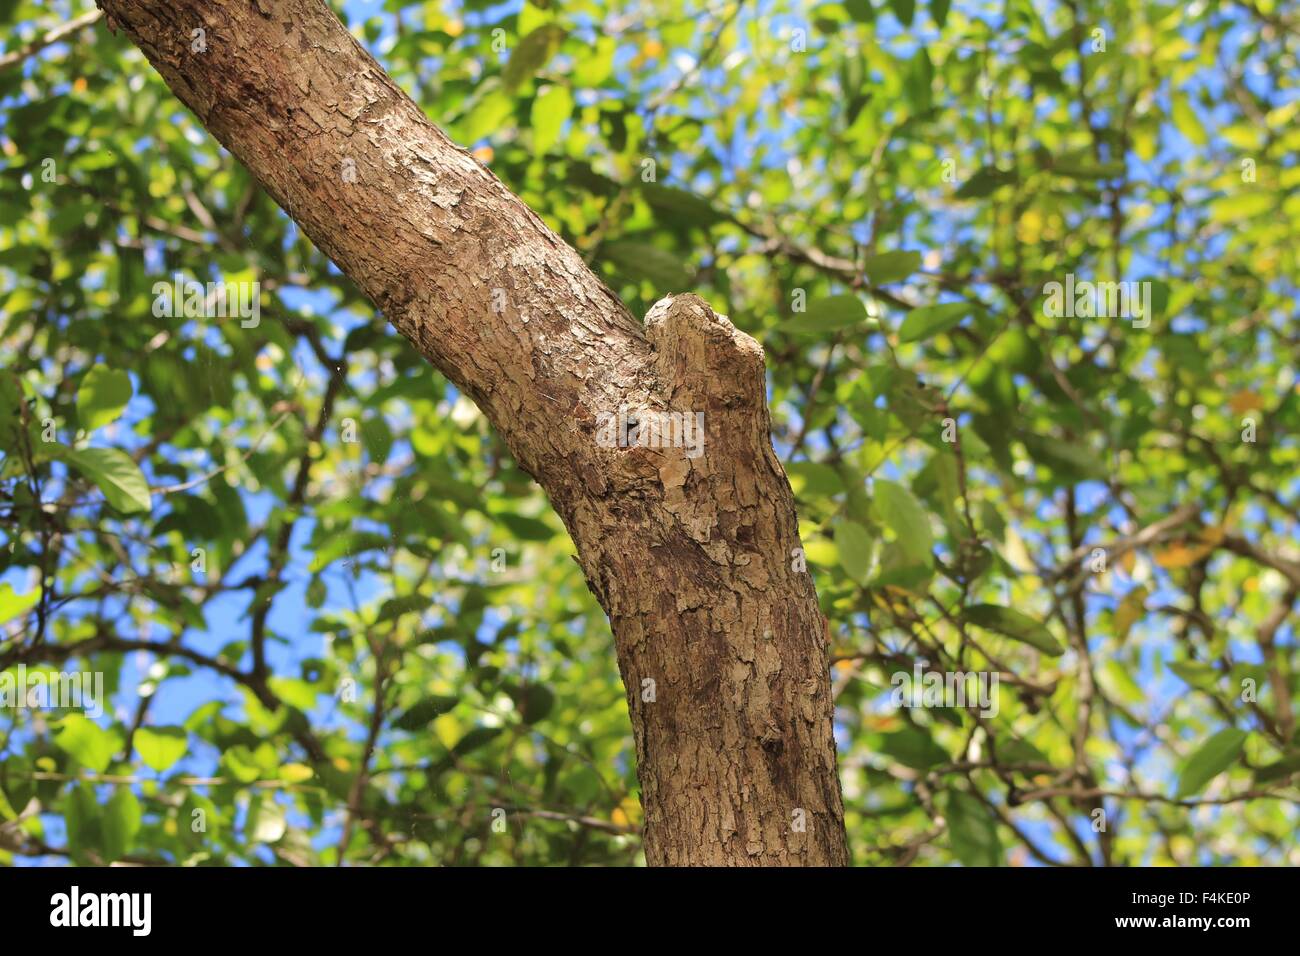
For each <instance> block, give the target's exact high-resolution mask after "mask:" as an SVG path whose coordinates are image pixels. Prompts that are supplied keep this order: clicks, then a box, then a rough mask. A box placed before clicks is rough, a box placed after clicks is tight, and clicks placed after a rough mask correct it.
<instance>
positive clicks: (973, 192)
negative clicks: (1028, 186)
mask: <svg viewBox="0 0 1300 956" xmlns="http://www.w3.org/2000/svg"><path fill="white" fill-rule="evenodd" d="M1015 181H1016V174H1015V173H1014V172H1012V171H1010V170H1006V169H998V168H996V167H994V166H985V167H984V168H983V169H980V170H978V171H977V172H976V173H975V175H973V176H971V178H970V179H968V180H967V181H966V182H965V183H964V184H963V185H962V187H961V188H960V189H958V190H957V198H958V199H982V198H983V197H985V196H988V195H991V194H992V193H993V192H994V190H996V189H999V188H1000V187H1002V186H1008V185H1010V184H1011V183H1014V182H1015Z"/></svg>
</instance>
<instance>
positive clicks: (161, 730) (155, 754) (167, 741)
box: [135, 727, 189, 773]
mask: <svg viewBox="0 0 1300 956" xmlns="http://www.w3.org/2000/svg"><path fill="white" fill-rule="evenodd" d="M135 749H136V750H137V751H138V752H139V754H140V759H141V760H143V761H144V762H145V765H146V766H148V767H149V768H151V769H153V770H157V771H158V772H159V773H162V772H163V771H164V770H166V769H168V768H169V767H171V766H172V765H173V764H174V763H176V761H178V760H180V759H181V758H182V757H184V756H185V751H186V750H188V749H189V737H188V735H187V734H186V733H185V730H184V728H182V727H141V728H140V729H139V730H137V731H136V732H135Z"/></svg>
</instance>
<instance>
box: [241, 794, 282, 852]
mask: <svg viewBox="0 0 1300 956" xmlns="http://www.w3.org/2000/svg"><path fill="white" fill-rule="evenodd" d="M286 829H288V822H287V821H286V819H285V815H284V809H283V808H282V807H281V806H280V805H279V804H278V803H276V802H275V801H274V800H270V799H266V800H262V801H260V802H258V803H256V804H254V806H253V807H252V808H251V809H250V810H249V812H248V831H249V839H250V840H252V842H254V843H276V842H278V841H279V840H280V838H281V837H283V836H284V833H285V830H286Z"/></svg>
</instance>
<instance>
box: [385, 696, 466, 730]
mask: <svg viewBox="0 0 1300 956" xmlns="http://www.w3.org/2000/svg"><path fill="white" fill-rule="evenodd" d="M458 702H459V698H456V697H452V696H449V695H442V694H435V695H433V696H431V697H426V698H424V700H421V701H418V702H417V703H415V704H412V705H411V706H410V707H409V708H407V710H406V712H405V713H404V714H402V716H400V717H398V718H397V719H396V720H395V721H393V726H394V727H396V728H398V729H399V730H421V729H423V728H424V727H426V726H427V725H428V724H429V722H430V721H432V720H433V719H434V718H435V717H441V716H442V715H443V714H445V713H447V711H449V710H451V709H452V708H453V707H455V706H456V704H457V703H458Z"/></svg>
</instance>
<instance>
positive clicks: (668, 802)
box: [98, 0, 848, 865]
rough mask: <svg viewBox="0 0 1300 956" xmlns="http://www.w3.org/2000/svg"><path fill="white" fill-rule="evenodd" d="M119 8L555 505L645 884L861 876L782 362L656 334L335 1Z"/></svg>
mask: <svg viewBox="0 0 1300 956" xmlns="http://www.w3.org/2000/svg"><path fill="white" fill-rule="evenodd" d="M98 2H99V5H100V6H101V7H102V8H103V9H104V11H105V14H106V19H107V21H108V24H109V26H110V28H113V29H120V30H123V31H125V33H126V35H127V36H129V37H130V39H131V40H132V41H133V42H134V43H135V44H136V45H137V46H138V47H140V49H141V50H142V51H143V52H144V54H145V56H146V57H147V58H148V60H149V62H150V63H152V64H153V66H154V67H155V68H156V69H157V70H158V72H159V73H160V74H161V75H162V77H163V79H164V80H165V81H166V82H167V84H168V86H170V87H171V89H172V90H173V91H174V92H175V93H176V95H177V96H178V97H179V98H180V100H181V101H182V102H183V103H185V105H186V106H188V107H189V108H190V109H191V110H193V112H194V113H195V115H196V116H197V117H198V118H199V120H200V122H202V124H203V125H204V126H205V127H206V128H207V129H208V130H209V131H210V132H211V133H212V134H213V135H214V136H215V137H216V138H217V139H218V140H219V141H220V142H221V143H222V145H223V146H225V147H226V148H227V149H228V150H230V152H231V153H233V154H234V155H235V156H236V157H237V158H238V159H239V160H240V161H242V162H243V163H244V164H245V165H246V166H247V167H248V168H249V170H250V171H251V172H252V173H253V175H254V176H255V177H256V178H257V179H258V181H259V182H260V183H261V184H262V185H263V186H264V187H265V188H266V190H267V192H268V193H269V194H270V195H271V196H272V197H273V198H274V199H275V201H276V202H277V203H279V204H280V206H281V207H283V208H284V209H285V211H286V212H287V213H288V214H289V215H290V216H292V217H293V218H294V219H295V220H296V221H297V223H298V224H299V225H300V227H301V228H302V230H303V232H304V233H305V234H306V235H307V236H308V237H309V238H310V239H311V240H312V241H313V242H314V243H316V245H317V246H318V247H319V248H320V249H321V250H322V251H324V252H325V253H326V254H327V255H328V256H329V257H330V258H331V259H332V260H333V261H334V262H335V263H336V264H337V265H338V267H339V268H340V269H341V270H342V271H343V272H344V273H346V274H347V275H348V276H349V277H350V278H351V279H352V280H353V281H354V282H356V283H357V285H358V286H359V287H360V288H361V289H362V290H363V291H364V292H365V294H366V295H367V296H368V297H369V298H370V299H371V300H372V301H373V302H374V303H375V304H376V306H378V307H379V308H380V309H381V310H382V311H383V313H384V315H385V316H386V317H387V318H388V320H389V321H390V322H391V323H392V324H393V326H394V327H395V328H396V329H397V330H398V331H399V332H400V333H401V334H402V335H404V336H405V337H406V338H407V339H409V340H410V341H411V343H412V344H413V345H414V346H415V347H416V349H418V350H419V352H420V353H421V354H422V355H424V356H425V357H426V358H427V359H428V360H429V361H430V362H431V363H432V364H433V365H434V366H436V367H437V368H438V369H439V370H441V371H442V372H443V373H444V374H445V375H446V376H447V377H448V378H449V379H450V380H451V381H452V382H454V383H455V385H456V386H457V387H458V388H459V389H461V390H462V391H464V392H465V393H466V394H468V395H469V396H470V397H472V398H473V399H474V401H475V402H477V403H478V405H479V407H480V408H481V409H482V410H483V412H484V413H485V414H486V415H487V417H488V419H489V420H490V421H491V423H492V424H493V426H494V427H495V428H496V429H497V430H498V431H499V432H500V433H501V435H502V436H503V437H504V439H505V441H506V443H507V445H508V446H509V448H510V450H511V452H512V453H513V454H514V456H515V458H516V459H517V460H518V462H519V464H520V465H521V467H523V468H524V469H525V470H526V471H527V472H528V473H529V474H531V475H533V476H534V477H535V478H536V479H537V481H538V482H539V483H540V484H541V486H542V488H543V489H545V491H546V493H547V494H548V495H549V497H550V500H551V502H552V504H553V505H554V507H555V509H556V511H557V512H558V513H559V515H560V517H561V518H562V519H563V521H564V523H565V526H566V527H567V528H568V530H569V533H570V534H571V536H572V538H573V540H574V543H575V544H576V546H577V551H578V558H579V562H580V563H581V565H582V569H583V571H584V573H585V574H586V577H587V581H588V585H589V586H590V588H591V590H592V592H593V593H594V594H595V596H596V598H597V599H598V600H599V602H600V604H601V607H603V608H604V610H605V612H606V613H607V614H608V616H609V619H610V623H611V625H612V628H613V632H614V638H615V644H616V650H617V654H618V663H619V669H620V672H621V673H622V676H623V682H624V685H625V687H626V689H627V696H628V706H629V708H630V711H631V716H632V726H633V730H634V734H635V738H636V749H637V760H638V768H637V770H638V775H639V779H640V782H641V790H642V801H643V804H644V807H645V817H646V826H645V851H646V859H647V861H648V862H649V863H651V864H652V865H686V864H689V865H699V864H717V865H839V864H845V863H847V862H848V851H847V845H846V841H845V834H844V824H843V809H842V805H841V798H840V788H839V780H838V774H837V770H836V755H835V743H834V738H833V736H832V726H831V720H832V700H831V695H830V682H829V651H828V647H827V639H826V630H825V622H824V619H823V618H822V616H821V613H820V611H819V609H818V606H817V597H816V592H815V590H814V587H813V583H812V580H811V577H810V575H809V574H808V572H807V571H805V570H802V567H803V565H802V562H801V561H796V560H795V558H796V555H798V554H801V552H799V551H798V550H797V549H799V547H800V543H799V533H798V524H797V519H796V516H795V510H794V499H793V495H792V494H791V491H790V486H789V483H788V481H787V480H786V477H785V472H784V471H783V470H782V468H781V464H780V462H779V461H778V459H777V457H776V455H775V453H774V452H773V450H772V444H771V438H770V434H769V430H770V423H769V419H768V411H767V402H766V393H765V379H764V364H763V350H762V348H761V346H759V344H758V343H757V342H755V341H754V340H753V339H752V338H750V337H749V336H748V335H746V334H745V333H744V332H741V331H739V330H738V329H736V328H735V327H734V326H733V325H732V324H731V322H730V321H728V320H727V319H726V317H724V316H720V315H717V314H715V313H714V312H713V311H712V309H710V308H709V306H708V305H707V304H706V303H704V302H703V301H702V300H701V299H699V298H698V297H696V296H693V295H679V296H674V297H669V298H666V299H664V300H662V301H660V302H659V303H657V304H656V305H655V306H654V308H653V309H652V310H651V311H650V313H649V315H647V316H646V321H645V324H644V326H643V325H642V324H641V323H640V322H638V321H637V320H636V319H635V318H633V317H632V315H631V314H629V312H628V311H627V309H626V308H625V307H624V306H623V304H622V303H621V302H620V301H619V300H618V298H617V297H616V296H615V295H614V294H613V293H612V292H610V291H609V290H608V289H607V288H606V287H605V286H604V285H603V284H602V283H601V282H600V280H599V279H598V278H597V277H596V276H595V275H593V274H592V273H591V271H590V270H589V269H587V267H586V265H585V264H584V263H583V261H582V259H581V258H580V257H579V256H578V254H577V253H576V252H575V251H574V250H573V249H571V248H570V247H569V246H567V245H566V244H565V243H564V242H563V241H562V240H561V239H559V238H558V237H557V236H556V235H555V234H554V233H553V232H551V230H550V229H548V228H547V227H546V225H545V224H544V223H543V222H542V221H541V219H540V218H538V216H537V215H536V214H534V213H533V212H532V211H531V210H530V209H529V208H528V207H527V206H526V205H524V204H523V203H522V202H521V201H520V200H519V199H517V198H516V197H515V196H513V195H512V194H511V193H510V192H509V191H508V190H507V189H506V187H505V186H504V185H502V183H501V182H500V181H499V180H498V179H497V178H496V177H495V176H493V175H492V173H491V172H489V171H488V170H487V169H485V168H484V167H483V166H482V165H481V164H479V163H478V162H477V161H475V160H474V159H473V158H472V157H471V156H470V155H469V154H468V153H467V152H466V151H465V150H463V149H461V148H459V147H457V146H456V145H455V144H453V143H452V142H451V141H450V140H449V139H448V138H447V137H446V136H445V135H444V134H443V133H442V131H441V130H439V129H438V128H437V127H436V126H434V125H433V124H432V123H430V122H429V121H428V120H427V119H426V118H425V116H424V114H423V113H422V111H421V110H420V108H419V107H418V106H416V104H415V103H414V102H412V101H411V99H410V98H409V97H408V96H407V95H406V94H405V93H403V92H402V90H401V89H400V88H399V87H398V86H397V85H396V84H395V83H394V82H393V81H392V80H391V79H390V78H389V77H388V75H387V74H386V73H385V72H384V70H383V69H382V68H381V67H380V66H379V65H378V64H377V63H376V62H375V61H374V59H373V58H372V57H371V56H370V55H369V54H368V53H366V52H365V50H364V49H362V48H361V47H360V45H358V44H357V42H356V41H355V40H354V39H353V38H352V36H351V35H350V34H349V33H348V32H347V30H346V29H345V28H344V27H343V26H342V24H340V23H339V21H338V20H337V19H336V18H335V17H334V15H333V14H332V13H331V12H330V11H329V9H328V8H327V7H326V6H325V5H324V4H323V3H321V2H320V0H253V2H250V0H98ZM196 30H201V31H203V32H202V33H201V34H195V32H194V31H196ZM200 37H201V38H202V40H203V44H204V46H205V47H206V49H205V50H203V51H199V50H197V49H196V43H195V41H196V39H198V38H200ZM345 171H346V172H347V174H346V175H345ZM353 172H354V173H355V175H354V176H353V175H352V173H353ZM620 409H629V410H632V411H633V414H634V415H637V416H639V417H640V419H642V423H641V426H640V427H645V426H646V425H648V424H649V423H651V422H653V421H654V414H655V413H656V412H669V413H685V414H689V415H692V416H693V415H695V414H696V413H703V422H704V429H705V435H704V445H703V448H702V453H699V454H697V453H696V452H698V451H701V449H699V448H696V447H676V446H674V445H672V444H671V443H670V444H668V445H667V446H666V447H664V446H662V445H663V443H660V445H661V447H644V445H643V443H641V442H637V441H632V442H627V441H626V437H627V436H626V435H624V436H621V437H622V438H623V439H624V440H623V441H609V440H608V434H607V431H608V428H607V426H608V425H609V419H610V416H612V415H616V414H617V413H618V412H619V410H620Z"/></svg>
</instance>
